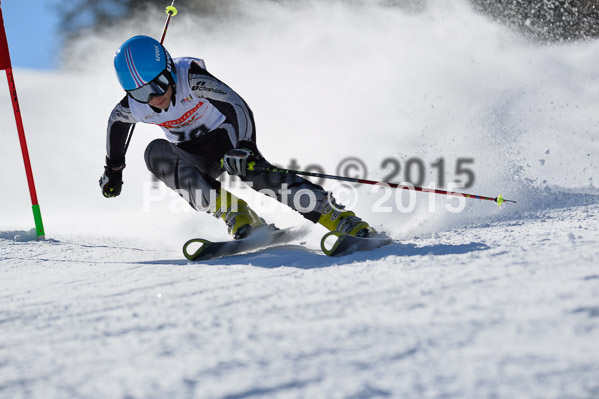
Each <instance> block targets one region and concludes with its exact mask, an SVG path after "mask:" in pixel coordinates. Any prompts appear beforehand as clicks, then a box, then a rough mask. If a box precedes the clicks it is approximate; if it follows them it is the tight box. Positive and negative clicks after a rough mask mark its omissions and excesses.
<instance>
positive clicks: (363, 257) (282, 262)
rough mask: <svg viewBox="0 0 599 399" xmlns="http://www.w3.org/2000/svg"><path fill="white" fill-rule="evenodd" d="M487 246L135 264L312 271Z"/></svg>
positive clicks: (275, 250)
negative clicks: (339, 255) (289, 268)
mask: <svg viewBox="0 0 599 399" xmlns="http://www.w3.org/2000/svg"><path fill="white" fill-rule="evenodd" d="M489 248H490V247H489V246H488V245H486V244H484V243H480V242H471V243H468V244H458V245H449V244H437V245H429V246H422V247H420V246H416V245H414V244H401V243H393V244H390V245H386V246H384V247H381V248H377V249H373V250H370V251H365V252H355V253H353V254H350V255H346V256H341V257H338V258H332V257H328V256H326V255H324V254H323V253H321V252H320V251H315V250H310V249H307V248H305V247H303V246H300V245H281V246H277V247H272V248H267V249H264V250H261V251H257V252H253V253H248V254H240V255H234V256H228V257H225V258H219V259H211V260H203V261H196V262H190V261H187V260H185V259H177V260H157V261H148V262H139V263H143V264H151V265H161V264H163V265H188V266H194V265H197V266H232V265H248V266H255V267H264V268H275V267H282V266H284V267H296V268H300V269H315V268H321V267H329V266H334V265H347V264H351V263H355V262H366V261H379V260H381V259H384V258H386V257H389V256H400V257H408V256H426V255H433V256H440V255H460V254H466V253H470V252H475V251H484V250H487V249H489Z"/></svg>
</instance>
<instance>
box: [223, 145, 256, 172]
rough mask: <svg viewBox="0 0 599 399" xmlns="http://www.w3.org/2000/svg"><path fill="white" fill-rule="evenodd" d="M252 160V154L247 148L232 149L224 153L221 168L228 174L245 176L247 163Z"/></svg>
mask: <svg viewBox="0 0 599 399" xmlns="http://www.w3.org/2000/svg"><path fill="white" fill-rule="evenodd" d="M253 160H254V153H253V152H252V150H250V149H248V148H234V149H232V150H229V151H227V152H226V153H225V157H224V158H223V159H222V160H221V166H222V167H223V168H224V169H225V170H226V171H227V173H228V174H230V175H233V176H245V173H246V170H247V167H248V163H250V162H251V161H253Z"/></svg>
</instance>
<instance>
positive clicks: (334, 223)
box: [318, 201, 376, 237]
mask: <svg viewBox="0 0 599 399" xmlns="http://www.w3.org/2000/svg"><path fill="white" fill-rule="evenodd" d="M318 223H320V224H321V225H323V226H324V227H326V228H327V229H329V230H330V231H339V232H342V233H346V234H349V235H352V236H356V237H372V236H373V235H375V234H376V230H375V229H373V228H372V227H370V225H369V224H368V223H366V222H365V221H364V220H362V219H360V218H359V217H357V216H356V214H355V213H353V212H352V211H348V210H345V209H344V207H343V205H339V204H336V203H335V202H334V201H333V205H331V203H330V202H329V203H327V205H326V206H325V207H324V210H323V211H322V214H321V215H320V218H319V219H318Z"/></svg>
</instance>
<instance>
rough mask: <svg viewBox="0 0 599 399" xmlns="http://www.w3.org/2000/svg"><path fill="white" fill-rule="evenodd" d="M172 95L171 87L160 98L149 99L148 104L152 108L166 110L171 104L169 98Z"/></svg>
mask: <svg viewBox="0 0 599 399" xmlns="http://www.w3.org/2000/svg"><path fill="white" fill-rule="evenodd" d="M172 95H173V88H172V87H171V86H169V87H168V90H167V91H166V93H164V94H163V95H161V96H154V97H152V98H151V99H150V102H149V103H148V104H150V105H151V106H152V107H155V108H159V109H167V108H168V107H169V105H170V103H171V96H172Z"/></svg>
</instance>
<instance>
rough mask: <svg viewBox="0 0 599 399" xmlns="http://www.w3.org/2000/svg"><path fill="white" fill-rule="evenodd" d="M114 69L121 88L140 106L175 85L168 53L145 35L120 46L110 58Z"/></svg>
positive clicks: (173, 72)
mask: <svg viewBox="0 0 599 399" xmlns="http://www.w3.org/2000/svg"><path fill="white" fill-rule="evenodd" d="M114 69H115V70H116V74H117V77H118V79H119V83H120V84H121V86H122V87H123V89H125V91H127V93H128V94H129V95H130V96H131V97H133V98H134V99H135V100H137V101H139V102H142V103H147V102H148V101H149V100H150V98H151V97H152V96H153V95H162V94H164V93H165V92H166V91H167V90H168V87H169V85H172V86H174V85H175V83H176V82H177V72H176V69H175V66H174V63H173V59H172V58H171V56H170V54H169V53H168V51H166V49H165V48H164V47H163V46H162V44H160V42H158V41H157V40H156V39H153V38H151V37H149V36H134V37H132V38H131V39H129V40H127V41H126V42H125V43H123V44H122V45H121V47H119V49H118V50H117V52H116V54H115V56H114Z"/></svg>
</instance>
